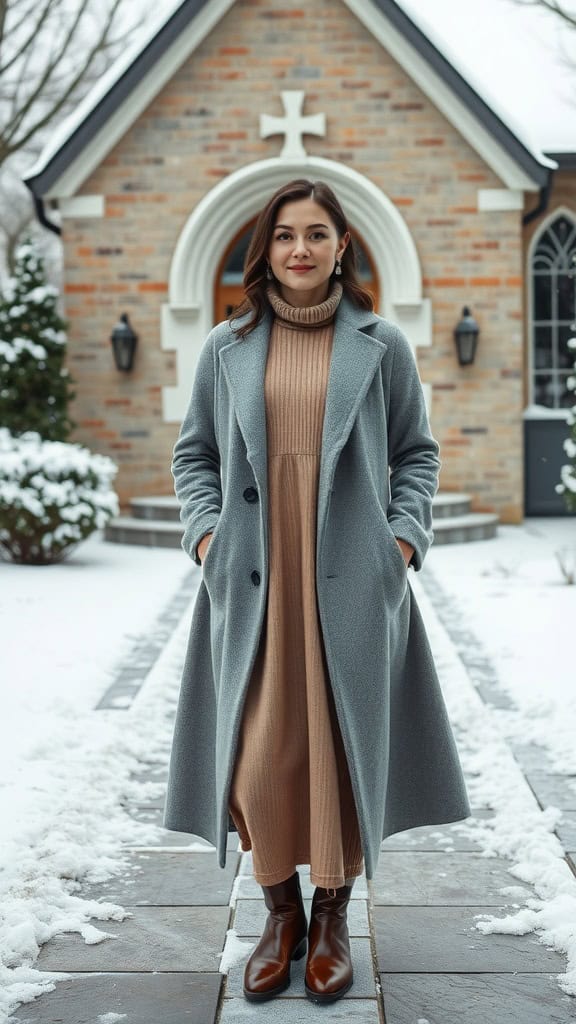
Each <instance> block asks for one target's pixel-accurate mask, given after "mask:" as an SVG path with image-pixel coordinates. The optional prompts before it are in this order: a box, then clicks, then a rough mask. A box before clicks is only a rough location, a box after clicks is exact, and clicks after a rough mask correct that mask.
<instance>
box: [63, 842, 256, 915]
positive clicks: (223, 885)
mask: <svg viewBox="0 0 576 1024" xmlns="http://www.w3.org/2000/svg"><path fill="white" fill-rule="evenodd" d="M239 860H240V854H238V853H229V854H228V857H227V858H226V867H225V868H221V867H220V866H219V864H218V859H217V856H216V852H215V851H212V852H210V853H199V854H196V853H168V852H165V851H160V852H158V853H156V852H149V853H132V854H130V855H129V867H128V869H127V871H125V872H124V873H123V874H122V875H121V876H119V877H118V878H110V879H109V880H108V881H106V882H98V884H96V885H84V886H82V890H81V893H80V895H81V896H83V897H85V898H88V899H103V900H108V901H110V902H112V903H121V904H122V906H125V907H135V906H164V907H166V906H174V907H182V906H228V904H229V903H230V896H231V893H232V886H233V884H234V878H235V876H236V870H237V868H238V863H239Z"/></svg>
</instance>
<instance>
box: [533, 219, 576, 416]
mask: <svg viewBox="0 0 576 1024" xmlns="http://www.w3.org/2000/svg"><path fill="white" fill-rule="evenodd" d="M575 254H576V220H575V219H574V218H571V217H568V216H566V215H565V214H561V215H560V216H558V217H556V219H555V220H554V221H552V223H551V224H549V226H548V227H547V229H546V230H545V231H544V232H543V233H542V235H541V236H540V239H539V240H538V244H537V245H536V247H535V249H534V251H533V255H532V268H531V273H532V393H533V398H532V401H533V402H534V404H536V405H544V406H547V407H548V408H550V409H564V408H567V407H568V406H572V405H574V392H573V391H569V390H568V388H567V386H566V381H567V379H568V377H569V376H570V373H571V372H572V368H573V362H574V356H573V354H572V353H571V350H570V349H569V348H568V339H569V338H571V337H573V336H574V334H576V327H575V320H576V275H575V274H574V270H575V269H576V264H574V263H572V258H573V256H574V255H575ZM570 271H572V276H571V275H570Z"/></svg>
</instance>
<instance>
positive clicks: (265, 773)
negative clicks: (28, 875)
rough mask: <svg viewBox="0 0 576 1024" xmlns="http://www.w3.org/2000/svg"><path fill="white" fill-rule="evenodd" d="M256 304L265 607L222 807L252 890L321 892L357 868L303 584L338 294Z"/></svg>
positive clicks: (320, 656)
mask: <svg viewBox="0 0 576 1024" xmlns="http://www.w3.org/2000/svg"><path fill="white" fill-rule="evenodd" d="M268 297H269V300H270V302H271V304H272V307H273V309H274V312H275V319H274V322H273V326H272V330H271V334H270V340H269V346H268V357H267V361H266V372H265V381H264V397H265V405H266V421H267V442H268V485H269V524H270V529H269V538H270V546H269V559H270V575H269V589H268V603H267V608H266V615H265V618H264V626H263V630H262V636H261V642H260V645H259V650H258V654H257V658H256V661H255V664H254V669H253V674H252V677H251V679H250V684H249V687H248V692H247V697H246V703H245V708H244V713H243V718H242V723H241V729H240V737H239V744H238V750H237V757H236V764H235V770H234V776H233V780H232V787H231V791H230V801H229V810H230V814H231V816H232V819H233V821H234V824H235V825H236V828H237V830H238V833H239V836H240V840H241V844H242V849H243V850H249V849H251V850H252V860H253V873H254V878H255V879H256V881H257V882H259V883H260V884H261V885H275V884H276V883H277V882H281V881H283V880H284V879H286V878H289V877H290V875H292V874H293V873H294V871H295V870H296V866H297V865H298V864H310V879H311V882H312V884H314V885H317V886H322V887H325V888H330V889H332V888H336V887H339V886H341V885H343V884H344V882H345V881H346V880H351V879H352V878H353V877H355V876H357V875H359V874H361V873H362V871H363V867H364V865H363V858H362V847H361V842H360V835H359V829H358V820H357V815H356V808H355V803H354V797H353V793H352V789H351V784H350V777H349V772H348V765H347V762H346V755H345V752H344V748H343V744H342V737H341V734H340V729H339V726H338V720H337V716H336V710H335V706H334V699H333V696H332V690H331V685H330V681H329V675H328V669H327V665H326V657H325V652H324V647H323V641H322V633H321V626H320V620H319V615H318V608H317V601H316V583H315V565H316V509H317V495H318V471H319V466H320V450H321V442H322V428H323V421H324V407H325V398H326V387H327V384H328V373H329V369H330V357H331V352H332V340H333V333H334V314H335V312H336V309H337V306H338V303H339V301H340V299H341V297H342V286H341V284H340V283H339V282H334V283H333V285H332V290H331V292H330V294H329V296H328V298H327V299H326V301H325V302H323V303H321V304H320V305H317V306H307V307H295V306H291V305H289V304H288V303H286V302H284V300H283V299H282V298H281V296H280V295H279V293H278V292H277V291H276V288H275V286H274V285H272V284H271V285H270V287H269V289H268ZM247 344H249V341H248V342H247Z"/></svg>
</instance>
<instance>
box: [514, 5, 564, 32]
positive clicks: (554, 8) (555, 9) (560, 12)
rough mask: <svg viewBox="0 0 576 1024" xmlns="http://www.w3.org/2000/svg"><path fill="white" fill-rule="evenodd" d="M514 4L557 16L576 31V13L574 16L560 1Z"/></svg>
mask: <svg viewBox="0 0 576 1024" xmlns="http://www.w3.org/2000/svg"><path fill="white" fill-rule="evenodd" d="M512 3H514V4H516V6H517V7H540V8H542V10H544V11H549V12H550V13H551V14H555V15H556V16H557V17H558V18H561V19H562V20H563V21H565V22H566V24H568V25H571V26H572V28H574V29H576V13H575V14H573V13H572V12H571V11H569V10H568V9H567V7H565V6H564V4H561V3H559V2H558V0H512Z"/></svg>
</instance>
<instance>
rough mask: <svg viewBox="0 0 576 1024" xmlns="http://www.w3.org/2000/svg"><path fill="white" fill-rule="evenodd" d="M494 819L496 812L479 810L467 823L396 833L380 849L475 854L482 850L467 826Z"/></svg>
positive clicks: (425, 827) (426, 826)
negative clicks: (470, 834)
mask: <svg viewBox="0 0 576 1024" xmlns="http://www.w3.org/2000/svg"><path fill="white" fill-rule="evenodd" d="M493 817H494V811H490V810H488V809H486V808H479V809H478V810H476V811H475V812H474V813H473V814H472V815H471V816H470V817H469V818H467V819H466V821H463V822H459V821H455V822H450V823H449V824H447V825H421V826H420V827H419V828H411V829H407V830H406V831H405V832H396V833H394V834H393V835H391V836H387V837H386V839H383V840H382V843H381V845H380V849H381V850H383V851H388V850H429V851H430V852H432V851H434V850H438V851H442V850H454V851H456V850H462V851H464V852H466V851H468V852H472V853H473V852H474V851H478V850H480V849H481V847H480V844H479V843H477V842H476V841H475V840H474V839H472V838H471V836H469V835H467V834H466V833H467V831H468V829H467V827H466V826H467V825H469V824H471V823H473V822H474V821H475V820H476V821H486V820H487V819H489V818H493Z"/></svg>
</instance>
